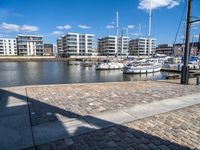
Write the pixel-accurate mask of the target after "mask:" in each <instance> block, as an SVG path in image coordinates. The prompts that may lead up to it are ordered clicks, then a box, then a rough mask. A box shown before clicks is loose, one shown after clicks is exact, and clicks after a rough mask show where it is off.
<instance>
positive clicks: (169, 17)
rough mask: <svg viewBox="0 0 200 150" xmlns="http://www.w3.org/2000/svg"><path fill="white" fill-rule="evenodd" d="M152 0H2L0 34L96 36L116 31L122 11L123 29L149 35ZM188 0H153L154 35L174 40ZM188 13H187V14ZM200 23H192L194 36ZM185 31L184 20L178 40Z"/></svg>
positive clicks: (197, 6)
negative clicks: (84, 34) (78, 34)
mask: <svg viewBox="0 0 200 150" xmlns="http://www.w3.org/2000/svg"><path fill="white" fill-rule="evenodd" d="M149 2H150V0H0V36H7V37H15V36H16V35H17V34H39V35H43V36H44V37H45V42H50V43H56V39H57V38H58V37H59V36H60V35H61V34H62V33H67V32H79V33H93V34H95V35H96V38H98V37H103V36H106V35H116V29H115V28H113V27H114V26H115V20H116V11H119V26H120V31H119V32H120V33H122V28H124V29H125V28H127V27H129V36H130V37H131V38H136V37H138V33H139V24H141V36H147V35H148V8H149ZM185 3H186V2H185V0H152V7H153V11H152V13H153V15H152V16H153V17H152V36H153V37H155V38H156V39H157V43H158V44H159V43H173V42H174V39H175V34H176V31H177V28H178V24H179V22H180V18H181V14H182V12H183V9H184V8H185ZM199 10H200V0H193V16H200V11H199ZM184 17H185V16H184ZM199 33H200V24H196V25H195V26H193V27H192V31H191V34H192V36H194V38H193V40H197V38H196V36H195V35H197V34H199ZM183 35H184V22H182V26H181V29H180V32H179V34H178V41H180V40H181V37H182V36H183Z"/></svg>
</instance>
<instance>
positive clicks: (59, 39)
mask: <svg viewBox="0 0 200 150" xmlns="http://www.w3.org/2000/svg"><path fill="white" fill-rule="evenodd" d="M62 37H63V36H61V37H60V38H58V39H57V53H58V55H62V54H63V47H62V45H63V44H62Z"/></svg>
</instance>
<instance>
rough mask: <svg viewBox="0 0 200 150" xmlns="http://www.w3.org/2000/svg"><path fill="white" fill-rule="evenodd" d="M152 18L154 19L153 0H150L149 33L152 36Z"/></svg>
mask: <svg viewBox="0 0 200 150" xmlns="http://www.w3.org/2000/svg"><path fill="white" fill-rule="evenodd" d="M151 20H152V0H150V8H149V34H148V36H149V37H151Z"/></svg>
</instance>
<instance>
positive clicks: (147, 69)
mask: <svg viewBox="0 0 200 150" xmlns="http://www.w3.org/2000/svg"><path fill="white" fill-rule="evenodd" d="M151 20H152V0H151V6H150V9H149V34H148V38H149V42H150V44H149V50H148V59H147V60H144V61H136V62H131V63H128V64H126V65H124V67H123V70H122V71H123V73H124V74H138V73H139V74H142V73H152V72H158V71H160V70H161V67H162V64H161V63H159V61H158V59H150V58H149V56H150V53H151V51H152V49H151V48H152V46H151Z"/></svg>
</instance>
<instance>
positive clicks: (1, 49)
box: [0, 38, 17, 56]
mask: <svg viewBox="0 0 200 150" xmlns="http://www.w3.org/2000/svg"><path fill="white" fill-rule="evenodd" d="M0 55H1V56H11V55H17V46H16V39H12V38H0Z"/></svg>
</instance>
